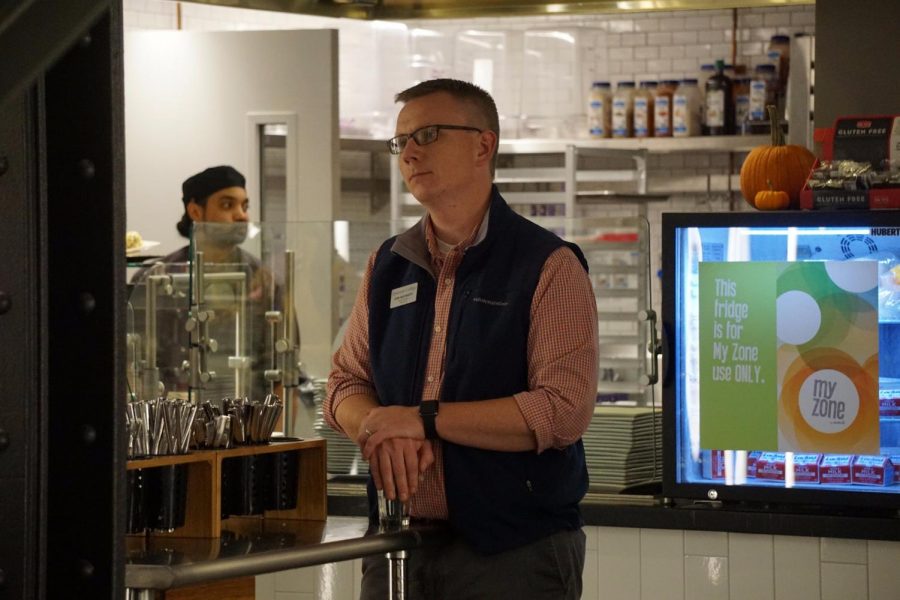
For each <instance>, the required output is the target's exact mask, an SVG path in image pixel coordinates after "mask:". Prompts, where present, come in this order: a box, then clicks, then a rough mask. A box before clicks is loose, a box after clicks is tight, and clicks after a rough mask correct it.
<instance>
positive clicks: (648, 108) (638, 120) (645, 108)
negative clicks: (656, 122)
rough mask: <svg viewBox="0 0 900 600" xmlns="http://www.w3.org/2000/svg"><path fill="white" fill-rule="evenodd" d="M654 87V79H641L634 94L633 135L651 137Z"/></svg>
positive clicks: (652, 130) (655, 85)
mask: <svg viewBox="0 0 900 600" xmlns="http://www.w3.org/2000/svg"><path fill="white" fill-rule="evenodd" d="M656 87H657V84H656V82H655V81H642V82H641V85H640V88H639V89H638V91H637V92H635V94H634V137H639V138H645V137H653V132H654V126H653V116H654V105H653V99H654V96H655V95H656Z"/></svg>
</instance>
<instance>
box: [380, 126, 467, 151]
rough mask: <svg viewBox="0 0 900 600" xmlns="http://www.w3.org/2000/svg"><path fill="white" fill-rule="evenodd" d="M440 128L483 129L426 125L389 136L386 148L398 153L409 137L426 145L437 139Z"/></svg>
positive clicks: (404, 146)
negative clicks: (408, 131) (409, 131)
mask: <svg viewBox="0 0 900 600" xmlns="http://www.w3.org/2000/svg"><path fill="white" fill-rule="evenodd" d="M441 129H457V130H459V131H477V132H478V133H481V132H482V131H484V130H483V129H478V128H477V127H468V126H466V125H426V126H425V127H419V128H418V129H416V130H415V131H413V132H412V133H403V134H401V135H398V136H397V137H394V138H391V139H389V140H388V141H387V147H388V150H390V151H391V154H400V153H401V152H403V149H404V148H406V143H407V142H408V141H409V139H410V138H412V139H414V140H415V141H416V144H418V145H419V146H427V145H428V144H431V143H433V142H436V141H437V139H438V132H439V131H440V130H441Z"/></svg>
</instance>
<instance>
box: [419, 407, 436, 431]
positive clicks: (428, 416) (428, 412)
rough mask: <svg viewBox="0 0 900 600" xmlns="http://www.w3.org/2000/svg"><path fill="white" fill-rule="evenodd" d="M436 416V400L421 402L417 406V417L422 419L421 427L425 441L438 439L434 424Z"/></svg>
mask: <svg viewBox="0 0 900 600" xmlns="http://www.w3.org/2000/svg"><path fill="white" fill-rule="evenodd" d="M437 414H438V401H437V400H422V403H421V404H419V416H420V417H422V426H423V427H424V428H425V439H427V440H436V439H438V432H437V426H436V425H435V423H434V420H435V418H436V417H437Z"/></svg>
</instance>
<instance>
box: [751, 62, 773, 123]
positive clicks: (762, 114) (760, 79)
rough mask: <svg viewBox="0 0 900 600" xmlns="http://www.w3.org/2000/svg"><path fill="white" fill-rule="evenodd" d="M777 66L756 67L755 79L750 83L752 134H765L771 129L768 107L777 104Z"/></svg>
mask: <svg viewBox="0 0 900 600" xmlns="http://www.w3.org/2000/svg"><path fill="white" fill-rule="evenodd" d="M776 85H777V84H776V82H775V65H771V64H768V63H766V64H762V65H756V69H755V70H754V73H753V79H752V80H751V81H750V106H749V108H750V114H749V119H748V120H749V126H750V132H751V133H765V132H766V131H768V129H769V125H768V122H769V121H768V115H767V113H766V107H767V106H769V105H770V104H774V103H775V86H776Z"/></svg>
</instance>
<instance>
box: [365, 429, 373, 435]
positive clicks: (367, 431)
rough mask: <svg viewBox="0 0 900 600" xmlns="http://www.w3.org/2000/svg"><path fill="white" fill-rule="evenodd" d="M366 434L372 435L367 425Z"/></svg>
mask: <svg viewBox="0 0 900 600" xmlns="http://www.w3.org/2000/svg"><path fill="white" fill-rule="evenodd" d="M366 435H368V436H371V435H372V432H371V431H369V428H368V427H366Z"/></svg>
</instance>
